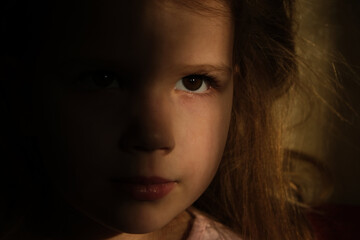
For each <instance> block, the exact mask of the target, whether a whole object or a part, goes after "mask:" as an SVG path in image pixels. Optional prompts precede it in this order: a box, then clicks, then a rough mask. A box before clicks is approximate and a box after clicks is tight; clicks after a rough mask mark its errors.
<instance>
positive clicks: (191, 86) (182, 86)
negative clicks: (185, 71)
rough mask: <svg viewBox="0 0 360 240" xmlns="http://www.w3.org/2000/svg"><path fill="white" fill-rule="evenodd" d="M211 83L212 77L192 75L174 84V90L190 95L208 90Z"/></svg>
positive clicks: (212, 81)
mask: <svg viewBox="0 0 360 240" xmlns="http://www.w3.org/2000/svg"><path fill="white" fill-rule="evenodd" d="M213 83H214V78H213V77H210V76H207V75H204V74H193V75H188V76H186V77H183V78H181V79H180V80H179V81H178V82H177V83H176V85H175V89H178V90H182V91H186V92H192V93H202V92H205V91H206V90H208V89H209V88H210V86H211V85H212V84H213Z"/></svg>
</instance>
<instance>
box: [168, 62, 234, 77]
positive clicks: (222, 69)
mask: <svg viewBox="0 0 360 240" xmlns="http://www.w3.org/2000/svg"><path fill="white" fill-rule="evenodd" d="M175 69H176V70H178V69H179V70H181V71H194V72H217V73H221V74H229V75H230V74H232V68H231V67H230V66H228V65H226V64H194V65H190V64H189V65H181V66H178V67H176V68H175Z"/></svg>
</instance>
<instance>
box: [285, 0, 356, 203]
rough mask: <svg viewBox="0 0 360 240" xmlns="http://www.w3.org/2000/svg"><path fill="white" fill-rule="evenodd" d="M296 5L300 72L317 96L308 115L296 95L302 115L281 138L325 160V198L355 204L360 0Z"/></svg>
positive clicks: (303, 1)
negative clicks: (328, 181)
mask: <svg viewBox="0 0 360 240" xmlns="http://www.w3.org/2000/svg"><path fill="white" fill-rule="evenodd" d="M297 11H298V17H299V20H298V30H299V35H300V37H299V39H298V49H297V51H298V53H299V55H300V57H301V58H303V60H304V61H305V63H306V64H308V66H307V65H305V66H303V67H300V72H301V77H302V78H303V79H304V80H305V81H310V82H309V85H310V86H313V87H314V88H316V90H314V92H315V93H316V94H318V95H319V96H318V99H317V100H316V101H315V102H312V103H311V104H310V105H311V114H310V115H309V116H308V115H307V112H306V110H304V109H303V108H302V105H301V104H302V101H299V102H298V103H296V102H295V103H294V104H295V105H294V109H295V111H294V113H293V114H292V115H293V118H294V119H304V118H307V117H308V119H307V120H306V121H305V123H304V124H299V125H298V126H296V127H294V128H292V131H291V134H290V136H289V140H288V143H287V144H288V145H289V146H290V148H291V149H296V150H299V151H302V152H305V153H306V154H308V155H309V156H312V157H314V158H315V159H316V160H319V161H321V162H323V163H324V165H325V166H328V168H329V171H330V174H331V176H332V182H333V187H334V189H333V193H332V194H331V196H330V198H329V200H328V201H329V202H331V203H338V204H354V205H360V1H358V0H313V1H310V0H300V1H299V3H298V9H297ZM300 65H301V66H302V64H300ZM308 67H310V70H309V69H308ZM311 69H313V70H314V71H315V72H316V73H315V75H314V73H313V72H312V70H311ZM332 79H335V81H338V82H339V83H340V84H341V85H342V87H343V89H341V87H340V88H339V87H338V86H336V84H334V83H332V82H331V81H332ZM330 85H333V87H334V88H337V89H338V92H337V93H333V92H332V89H331V86H330ZM333 106H335V107H336V109H332V108H333ZM337 115H340V116H337ZM299 116H300V117H299ZM294 119H293V120H290V121H292V122H294ZM295 122H296V121H295ZM314 184H316V183H314ZM314 194H315V193H314Z"/></svg>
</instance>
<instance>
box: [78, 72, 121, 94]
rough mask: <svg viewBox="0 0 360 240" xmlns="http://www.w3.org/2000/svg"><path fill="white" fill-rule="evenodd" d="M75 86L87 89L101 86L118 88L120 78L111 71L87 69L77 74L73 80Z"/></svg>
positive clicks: (100, 87)
mask: <svg viewBox="0 0 360 240" xmlns="http://www.w3.org/2000/svg"><path fill="white" fill-rule="evenodd" d="M75 84H76V85H77V87H80V88H85V89H88V90H96V89H102V88H119V87H120V78H119V77H118V76H117V75H116V74H115V73H113V72H111V71H106V70H97V71H88V72H85V73H82V74H80V75H79V76H78V78H77V80H76V81H75Z"/></svg>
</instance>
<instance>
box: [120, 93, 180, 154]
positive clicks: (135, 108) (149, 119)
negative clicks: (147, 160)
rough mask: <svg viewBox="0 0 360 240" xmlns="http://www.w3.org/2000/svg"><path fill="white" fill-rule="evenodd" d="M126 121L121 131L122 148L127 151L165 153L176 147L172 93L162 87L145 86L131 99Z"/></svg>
mask: <svg viewBox="0 0 360 240" xmlns="http://www.w3.org/2000/svg"><path fill="white" fill-rule="evenodd" d="M125 114H126V115H127V116H126V118H127V120H128V121H127V124H126V126H125V128H124V130H123V132H122V134H121V138H120V148H121V150H122V151H123V152H127V153H151V152H155V151H157V152H162V153H163V154H168V153H169V152H171V151H172V149H173V148H174V146H175V141H174V136H173V129H172V121H171V120H172V114H171V100H170V95H167V94H166V91H162V90H161V89H155V88H153V89H149V88H147V89H143V90H142V91H141V92H140V91H138V92H136V93H134V94H133V95H132V97H131V98H130V99H129V104H128V106H127V111H126V113H125Z"/></svg>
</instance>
